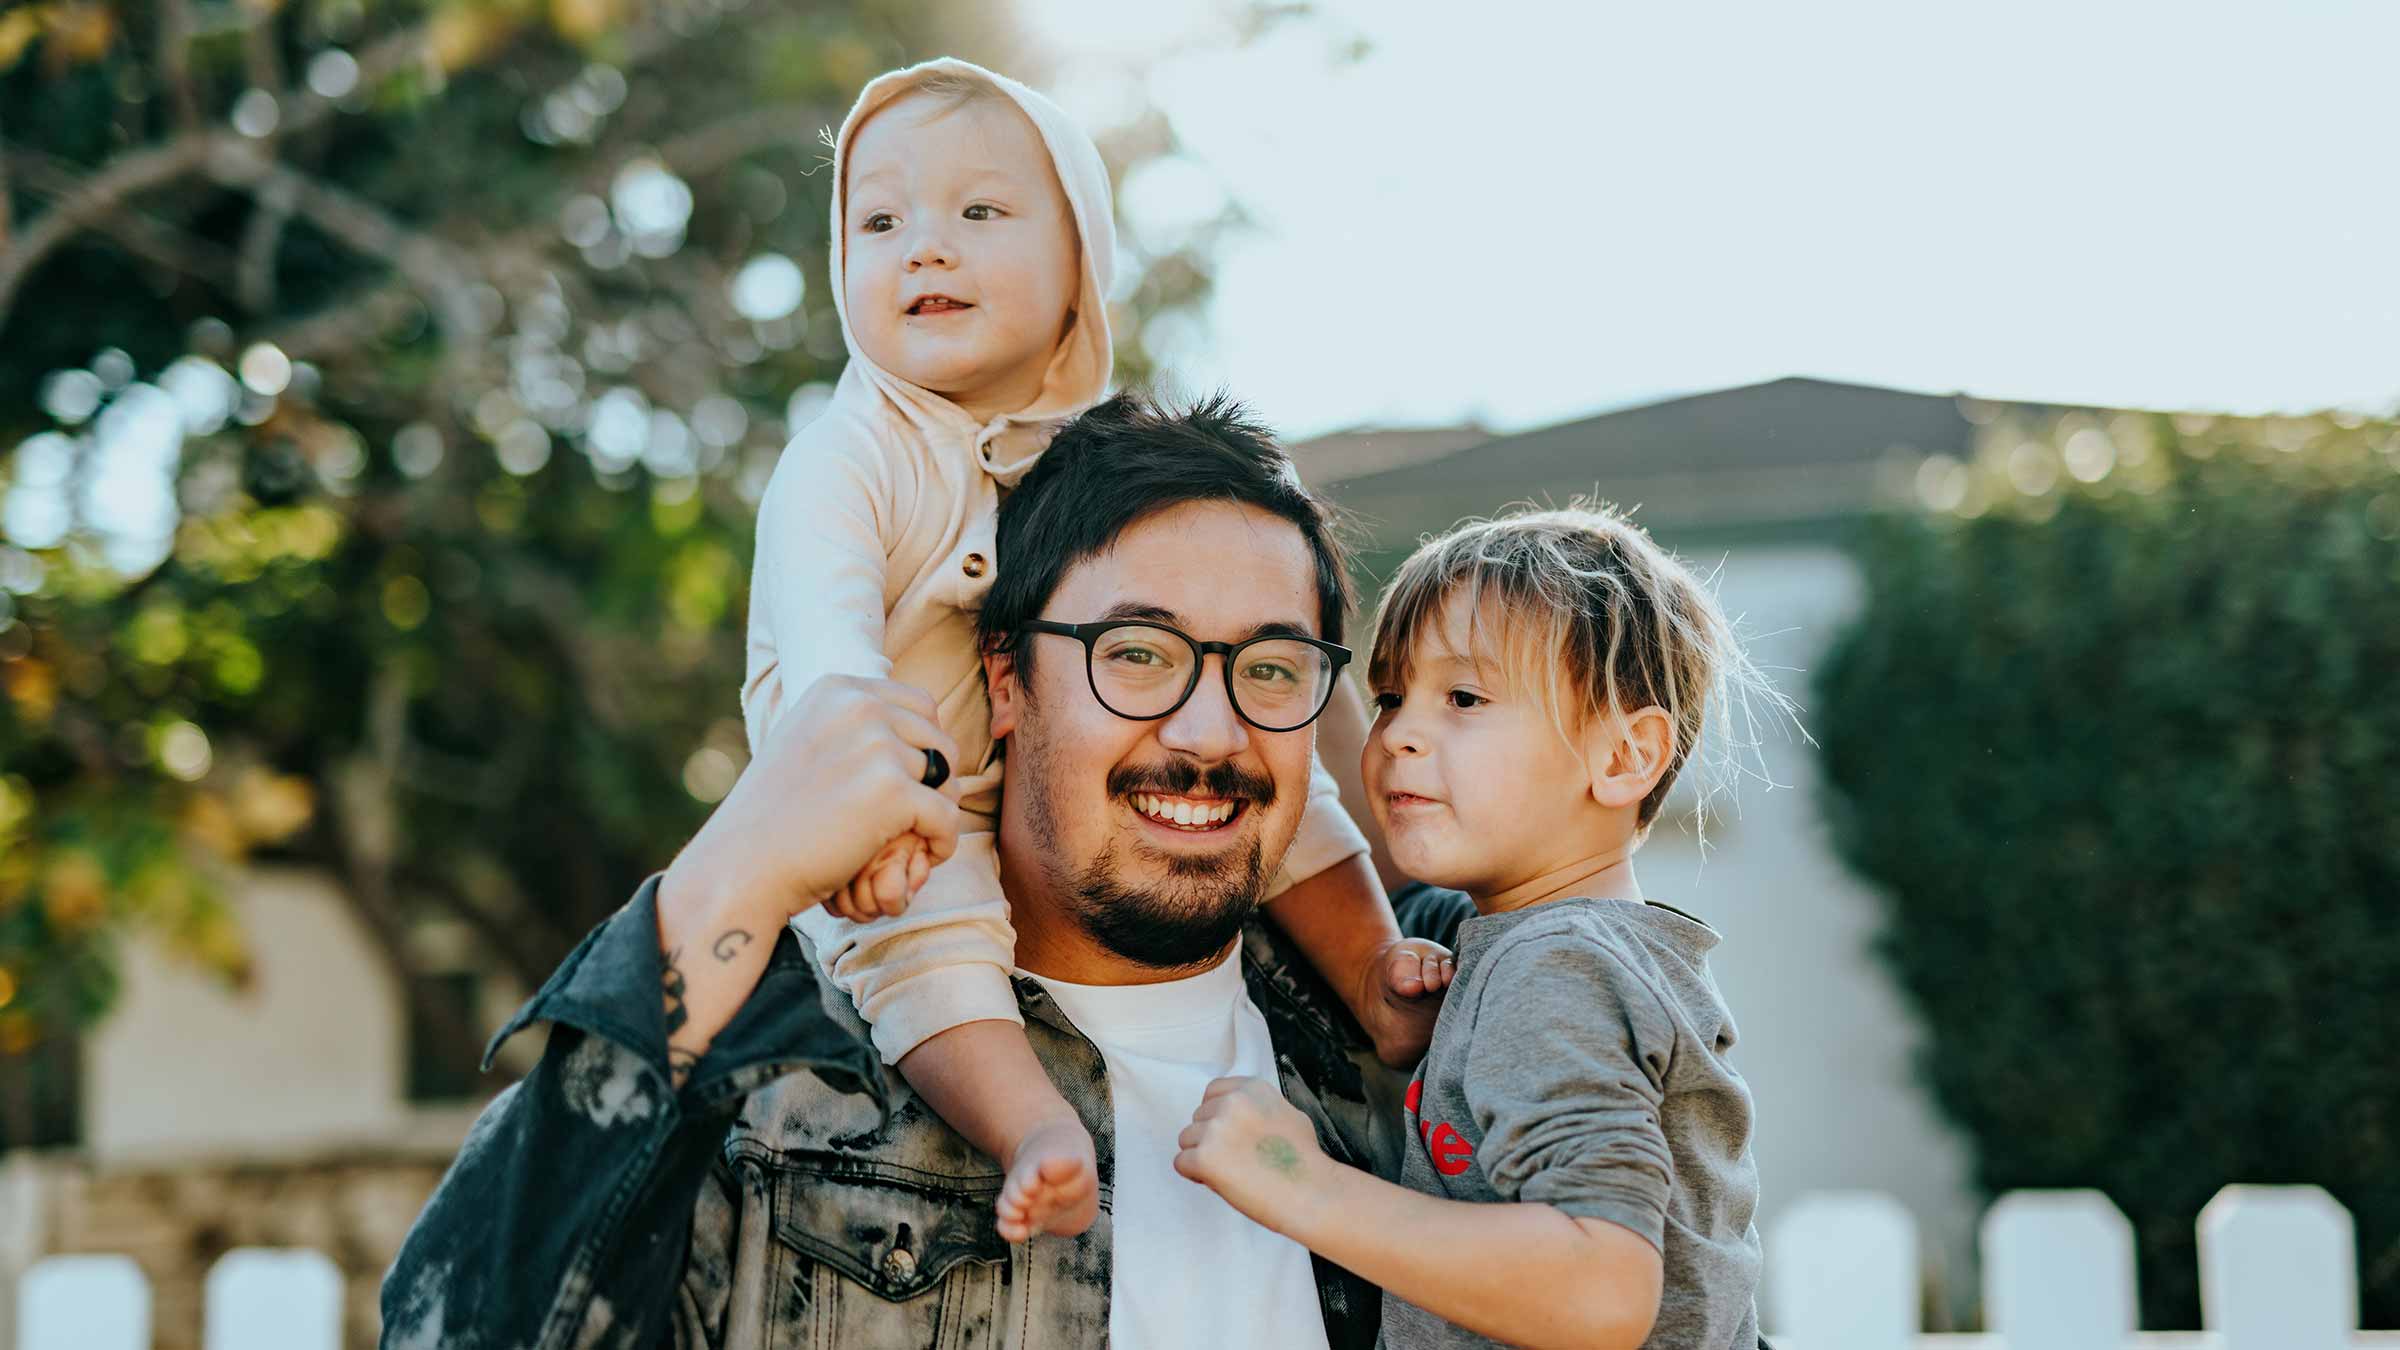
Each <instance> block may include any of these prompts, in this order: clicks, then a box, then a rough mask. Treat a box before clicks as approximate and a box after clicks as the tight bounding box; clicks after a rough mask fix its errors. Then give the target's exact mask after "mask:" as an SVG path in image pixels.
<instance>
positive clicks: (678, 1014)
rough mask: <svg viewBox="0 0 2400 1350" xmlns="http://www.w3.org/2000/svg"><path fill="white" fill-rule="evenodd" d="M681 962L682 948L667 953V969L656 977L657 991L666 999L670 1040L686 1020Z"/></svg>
mask: <svg viewBox="0 0 2400 1350" xmlns="http://www.w3.org/2000/svg"><path fill="white" fill-rule="evenodd" d="M682 960H683V948H681V947H677V948H675V949H674V950H672V951H670V952H668V953H667V968H666V970H665V971H664V972H663V973H661V974H660V975H659V977H658V984H659V991H660V993H661V995H662V996H663V997H664V998H665V999H666V1020H667V1037H668V1039H670V1040H672V1039H673V1038H674V1036H675V1033H676V1032H678V1031H681V1030H683V1024H684V1022H685V1021H686V1020H687V1018H688V1014H687V1013H686V1012H685V1011H684V1007H683V970H682V968H681V966H680V964H679V963H680V962H681V961H682Z"/></svg>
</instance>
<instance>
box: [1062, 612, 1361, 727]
mask: <svg viewBox="0 0 2400 1350" xmlns="http://www.w3.org/2000/svg"><path fill="white" fill-rule="evenodd" d="M1016 632H1017V636H1018V639H1019V640H1020V641H1022V640H1023V637H1024V635H1025V634H1028V633H1053V634H1056V635H1057V636H1059V637H1071V638H1073V639H1075V640H1076V641H1078V642H1080V643H1082V644H1083V673H1084V676H1085V678H1086V679H1087V680H1089V681H1090V683H1091V686H1092V697H1094V698H1096V699H1099V700H1100V706H1101V707H1103V708H1106V709H1108V710H1109V711H1110V712H1112V713H1115V714H1116V715H1117V716H1119V717H1122V718H1125V719H1126V720H1128V721H1133V722H1155V721H1157V720H1158V719H1160V718H1162V717H1166V716H1169V715H1171V714H1173V713H1174V711H1175V710H1176V709H1177V708H1180V707H1182V706H1183V705H1184V704H1185V703H1187V702H1189V701H1190V700H1191V697H1192V691H1193V690H1195V689H1198V688H1199V687H1200V667H1201V664H1202V662H1203V661H1204V660H1205V658H1207V657H1208V656H1209V655H1210V654H1211V653H1214V654H1215V655H1218V656H1221V657H1223V658H1225V697H1226V698H1227V699H1229V700H1231V701H1232V703H1233V711H1234V713H1235V715H1237V716H1239V717H1240V718H1241V719H1242V720H1243V721H1245V722H1248V723H1249V724H1250V725H1252V726H1254V727H1257V728H1258V729H1259V730H1261V731H1298V730H1299V729H1300V728H1302V727H1304V726H1307V725H1308V724H1309V723H1311V722H1314V721H1316V720H1317V715H1318V714H1319V713H1322V712H1324V711H1325V705H1326V704H1327V703H1328V702H1330V701H1331V700H1332V698H1333V683H1334V679H1335V677H1336V676H1338V675H1340V674H1341V670H1342V667H1343V666H1346V665H1348V664H1349V663H1350V649H1349V648H1348V647H1344V646H1341V645H1339V644H1337V643H1332V642H1319V641H1318V640H1316V639H1315V638H1310V637H1298V636H1295V635H1292V634H1286V633H1269V634H1267V635H1265V636H1263V637H1254V638H1251V639H1249V640H1248V641H1246V642H1202V641H1200V640H1199V639H1198V638H1195V637H1193V636H1192V635H1191V634H1189V633H1185V632H1183V631H1181V630H1180V629H1175V628H1170V627H1168V626H1167V625H1165V624H1163V623H1145V622H1140V621H1136V620H1128V619H1103V620H1101V621H1100V622H1098V623H1052V622H1051V621H1050V620H1048V619H1028V620H1026V621H1025V622H1024V623H1022V624H1020V625H1018V627H1017V630H1016Z"/></svg>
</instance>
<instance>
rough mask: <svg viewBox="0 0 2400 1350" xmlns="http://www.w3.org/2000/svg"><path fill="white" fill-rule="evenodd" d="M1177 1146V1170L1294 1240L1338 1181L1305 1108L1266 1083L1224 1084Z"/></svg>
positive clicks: (1203, 1103)
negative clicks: (1331, 1183)
mask: <svg viewBox="0 0 2400 1350" xmlns="http://www.w3.org/2000/svg"><path fill="white" fill-rule="evenodd" d="M1175 1143H1176V1145H1177V1147H1178V1148H1180V1149H1181V1150H1182V1151H1181V1152H1179V1153H1177V1154H1176V1155H1175V1170H1176V1171H1178V1172H1180V1173H1182V1174H1183V1175H1184V1176H1186V1177H1189V1178H1191V1179H1192V1180H1193V1181H1197V1182H1199V1183H1200V1184H1201V1185H1203V1186H1206V1187H1208V1188H1209V1189H1210V1190H1212V1191H1215V1192H1216V1193H1217V1194H1218V1195H1220V1196H1223V1197H1224V1198H1225V1202H1226V1203H1227V1204H1229V1205H1232V1206H1233V1207H1234V1208H1235V1209H1238V1210H1240V1211H1241V1212H1242V1213H1244V1214H1247V1215H1249V1216H1250V1217H1251V1218H1252V1219H1254V1220H1256V1221H1257V1222H1258V1223H1260V1224H1262V1225H1264V1226H1266V1227H1268V1228H1272V1229H1274V1230H1275V1231H1276V1232H1278V1233H1282V1234H1284V1235H1285V1236H1287V1237H1288V1236H1290V1235H1291V1233H1292V1232H1293V1230H1294V1228H1295V1227H1296V1226H1297V1225H1298V1224H1299V1223H1300V1222H1301V1221H1302V1220H1303V1218H1304V1217H1305V1214H1306V1211H1307V1209H1308V1207H1309V1206H1310V1205H1311V1204H1312V1203H1314V1202H1315V1200H1316V1198H1317V1197H1318V1196H1319V1195H1320V1194H1322V1191H1323V1186H1324V1184H1325V1183H1326V1182H1328V1181H1330V1180H1332V1167H1333V1162H1332V1160H1330V1159H1328V1158H1327V1157H1326V1156H1325V1151H1324V1150H1323V1149H1321V1148H1319V1147H1317V1130H1316V1127H1315V1126H1314V1125H1311V1124H1310V1123H1309V1120H1308V1117H1307V1116H1305V1115H1302V1114H1301V1113H1300V1109H1299V1108H1298V1107H1295V1106H1293V1105H1292V1104H1291V1103H1290V1102H1287V1101H1285V1100H1284V1099H1283V1094H1282V1093H1281V1092H1279V1091H1277V1090H1276V1087H1275V1085H1274V1084H1273V1083H1270V1082H1268V1081H1266V1080H1264V1079H1260V1078H1220V1079H1218V1080H1217V1081H1215V1082H1213V1083H1211V1084H1209V1085H1208V1090H1207V1091H1206V1092H1204V1093H1202V1094H1201V1096H1200V1109H1199V1110H1197V1111H1194V1112H1193V1113H1192V1123H1191V1124H1189V1125H1186V1126H1184V1128H1183V1133H1182V1134H1180V1135H1178V1136H1176V1139H1175Z"/></svg>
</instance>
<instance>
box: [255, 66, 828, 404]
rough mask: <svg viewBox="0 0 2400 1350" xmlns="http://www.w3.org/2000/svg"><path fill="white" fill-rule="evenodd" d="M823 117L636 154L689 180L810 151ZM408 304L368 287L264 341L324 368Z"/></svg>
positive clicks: (599, 187)
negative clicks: (788, 148) (768, 153)
mask: <svg viewBox="0 0 2400 1350" xmlns="http://www.w3.org/2000/svg"><path fill="white" fill-rule="evenodd" d="M826 117H827V113H826V110H825V109H824V108H823V107H822V106H818V105H814V104H776V105H773V106H770V107H765V108H752V109H748V110H746V111H743V112H740V113H736V114H734V115H733V116H730V117H726V118H722V119H719V120H718V121H715V122H711V123H709V124H707V125H705V126H700V127H695V128H693V129H692V130H690V131H688V132H685V133H684V134H682V135H680V136H677V137H675V138H674V139H673V140H670V141H667V142H665V143H663V144H661V145H660V146H658V147H657V148H656V149H655V150H648V149H645V150H642V151H639V152H636V154H637V155H639V156H641V157H655V158H656V159H657V160H658V161H659V162H660V163H661V164H664V165H665V166H666V167H667V169H668V170H669V171H670V172H672V173H674V174H675V175H676V176H677V177H679V178H694V177H698V176H700V175H703V174H709V173H714V172H716V171H718V170H720V169H723V168H724V167H725V166H727V165H729V164H732V163H733V162H734V161H736V160H739V159H742V158H744V157H745V156H748V155H751V154H755V153H757V152H758V151H760V150H764V149H768V148H770V147H772V146H775V145H778V144H781V143H784V142H786V141H788V142H791V143H793V144H795V145H804V146H813V145H815V144H816V138H815V133H814V132H813V131H808V130H804V128H810V127H815V126H818V125H820V124H822V123H823V122H824V121H825V120H826ZM634 158H636V155H627V156H625V157H624V158H622V159H617V160H612V161H610V162H609V163H608V165H606V166H605V167H604V168H601V169H599V170H596V171H594V172H592V173H590V174H587V175H586V176H585V178H584V180H583V182H582V183H581V185H580V186H579V188H578V190H579V191H585V192H592V193H596V194H601V195H605V194H606V193H607V191H608V184H609V182H610V180H612V179H613V178H615V177H616V175H617V173H618V172H619V171H620V170H622V169H623V168H624V167H625V165H626V164H627V163H628V162H630V161H631V160H632V159H634ZM556 238H557V233H556V226H555V225H553V224H552V223H551V220H550V218H549V217H548V216H545V217H544V218H543V219H542V222H541V223H540V224H538V225H531V226H527V227H526V228H524V229H521V230H518V231H516V232H514V233H511V234H509V235H506V236H503V237H502V238H501V239H500V240H499V241H498V242H497V243H495V244H494V245H492V246H491V247H490V248H489V249H488V250H487V252H490V253H495V254H498V253H510V254H516V253H522V254H525V255H527V256H533V257H538V256H540V255H541V253H542V252H543V251H544V250H546V249H547V248H549V247H550V246H551V245H552V244H553V243H554V242H555V240H556ZM409 305H410V300H409V296H408V293H407V288H406V287H404V286H401V285H397V284H393V283H385V284H382V285H378V286H371V287H368V288H366V289H365V290H362V291H360V292H358V293H357V294H355V295H353V296H352V297H351V298H350V299H348V300H345V301H342V302H340V303H339V304H335V305H332V306H329V307H328V308H326V309H323V310H320V311H318V312H317V313H315V314H312V315H310V316H309V317H307V318H305V319H302V320H299V321H297V322H295V323H293V324H291V325H289V326H287V327H285V328H283V329H281V330H279V331H277V332H274V333H270V334H269V335H268V340H270V341H272V342H274V343H275V345H276V346H278V347H280V348H282V349H283V350H284V351H286V352H289V353H290V354H291V355H293V356H294V357H299V358H303V359H306V360H311V361H317V362H320V363H322V362H324V361H326V360H329V359H331V358H333V357H336V356H338V355H340V354H341V353H343V352H345V351H348V350H350V349H351V348H353V347H356V346H359V345H361V344H363V343H366V342H371V341H373V340H374V339H375V337H376V336H377V335H378V334H381V333H383V332H385V331H387V330H388V329H390V328H391V326H392V325H393V324H395V323H397V322H399V321H400V320H401V319H402V318H403V317H405V316H406V314H407V313H408V310H409Z"/></svg>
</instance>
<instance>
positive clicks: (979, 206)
mask: <svg viewBox="0 0 2400 1350" xmlns="http://www.w3.org/2000/svg"><path fill="white" fill-rule="evenodd" d="M979 212H980V213H981V214H978V213H979ZM959 214H960V215H963V216H965V217H966V218H967V219H969V220H992V219H994V218H996V217H998V216H999V214H1000V208H999V207H997V206H991V205H987V204H985V203H983V202H977V203H975V204H974V205H973V206H970V207H968V208H967V209H966V210H964V211H962V212H960V213H959Z"/></svg>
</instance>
